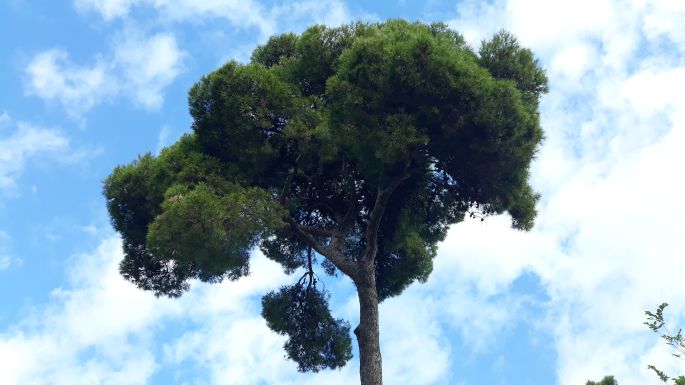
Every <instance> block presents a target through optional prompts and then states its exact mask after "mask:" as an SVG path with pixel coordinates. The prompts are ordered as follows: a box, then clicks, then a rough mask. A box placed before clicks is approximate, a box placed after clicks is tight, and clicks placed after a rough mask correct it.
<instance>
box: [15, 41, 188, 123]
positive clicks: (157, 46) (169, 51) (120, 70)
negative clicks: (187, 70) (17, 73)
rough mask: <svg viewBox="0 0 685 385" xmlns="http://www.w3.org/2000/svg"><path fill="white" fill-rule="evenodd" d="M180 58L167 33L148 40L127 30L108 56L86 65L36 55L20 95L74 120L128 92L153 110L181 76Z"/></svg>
mask: <svg viewBox="0 0 685 385" xmlns="http://www.w3.org/2000/svg"><path fill="white" fill-rule="evenodd" d="M183 56H184V53H183V52H182V51H181V50H180V49H179V48H178V46H177V44H176V39H175V38H174V36H173V35H171V34H168V33H157V34H153V35H149V36H146V35H144V34H142V33H141V32H140V31H137V30H135V29H127V30H124V31H123V32H122V33H120V34H119V35H117V36H116V38H115V39H114V48H113V52H112V53H110V54H109V55H107V56H106V57H103V56H102V55H98V56H96V58H95V60H94V63H92V64H90V65H77V64H74V63H73V62H72V61H71V60H70V59H69V55H68V53H67V51H65V50H62V49H49V50H47V51H43V52H40V53H38V54H36V55H35V56H34V57H33V58H32V59H31V61H30V63H29V64H28V66H27V67H26V71H25V75H26V82H25V86H24V90H25V93H26V94H27V95H34V96H37V97H40V98H41V99H44V100H46V101H55V102H58V103H59V104H60V105H61V106H62V107H63V108H64V109H65V110H66V111H67V113H68V114H69V115H70V116H71V117H72V118H75V119H82V118H83V116H84V114H85V113H87V112H88V111H89V110H90V109H92V108H93V107H95V106H96V105H98V104H101V103H103V102H105V101H107V100H112V99H114V98H116V97H119V96H123V95H126V94H128V93H130V94H132V95H133V97H132V100H133V102H134V104H136V105H140V106H142V107H144V108H147V109H157V108H159V107H160V106H161V105H162V102H163V100H164V96H163V92H164V89H165V88H166V87H167V86H168V85H169V84H170V83H171V82H172V81H173V80H174V79H175V78H176V76H178V74H179V73H180V71H181V65H182V64H181V63H182V59H183Z"/></svg>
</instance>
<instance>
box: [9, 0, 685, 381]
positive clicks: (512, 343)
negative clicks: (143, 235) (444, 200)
mask: <svg viewBox="0 0 685 385" xmlns="http://www.w3.org/2000/svg"><path fill="white" fill-rule="evenodd" d="M389 18H404V19H408V20H419V21H423V22H433V21H443V22H446V23H447V24H448V25H449V26H450V27H451V28H453V29H454V30H456V31H458V32H460V33H462V34H463V35H464V36H465V38H466V39H467V41H468V42H469V43H470V44H471V45H472V46H473V47H478V45H479V44H480V41H481V40H482V39H487V38H489V37H490V36H492V34H494V33H495V32H497V31H498V30H500V29H502V28H505V29H507V30H509V31H511V32H513V33H514V34H515V35H516V36H518V38H519V41H520V42H521V44H522V45H524V46H526V47H529V48H531V49H532V50H533V52H534V53H535V54H536V57H537V58H538V59H539V60H540V63H541V65H542V66H543V67H544V68H545V69H546V71H547V75H548V77H549V84H550V92H549V93H548V94H546V95H545V96H544V97H543V100H542V104H541V124H542V127H543V129H544V131H545V137H546V138H545V141H544V144H543V146H542V147H541V149H540V152H539V154H538V156H537V158H536V159H535V161H534V163H533V166H532V184H533V186H534V188H535V189H536V190H537V191H538V192H540V194H541V196H542V198H541V200H540V202H539V207H538V210H539V215H538V218H537V221H536V226H535V227H534V228H533V229H532V231H530V232H519V231H515V230H512V229H511V228H510V227H509V219H508V218H507V217H506V215H505V216H501V217H491V218H488V219H487V220H486V221H485V222H480V221H468V220H467V221H465V222H463V223H460V224H458V225H455V226H453V227H452V228H451V229H450V232H449V235H448V237H447V239H446V240H445V241H444V242H443V243H441V244H440V245H439V249H438V255H437V257H436V259H435V269H434V272H433V274H432V275H431V277H430V278H429V279H428V281H427V282H426V283H424V284H414V285H413V286H411V287H410V288H409V289H407V290H406V291H405V292H404V294H403V295H402V296H400V297H396V298H392V299H389V300H387V301H385V302H384V303H383V304H382V305H381V307H380V314H381V346H382V355H383V367H384V378H385V383H386V384H393V385H394V384H397V385H405V384H406V385H438V384H457V385H475V384H495V385H527V384H558V385H582V384H585V382H586V381H587V380H588V379H593V380H599V379H601V378H602V377H603V376H604V375H605V374H613V375H614V376H616V378H617V379H618V381H619V383H620V384H621V385H638V384H640V385H643V384H658V383H660V381H659V379H658V378H657V377H656V376H655V375H654V374H653V373H651V372H649V371H648V370H647V368H646V366H647V365H648V364H654V365H656V366H657V367H659V368H661V369H662V370H664V371H666V372H667V373H670V374H673V375H675V374H683V373H685V365H684V362H683V361H681V360H678V359H677V358H675V357H672V356H671V351H670V350H669V349H668V347H667V346H666V345H665V344H664V343H663V342H662V341H660V340H659V339H658V336H657V335H655V334H654V333H652V332H651V331H650V330H648V329H647V328H646V327H645V326H644V325H643V322H644V321H645V318H644V311H645V310H653V309H655V308H656V307H657V306H658V305H659V304H660V303H662V302H668V303H669V304H670V306H669V307H668V308H667V311H666V316H667V319H668V322H669V324H670V325H673V328H674V329H676V328H677V326H678V325H681V326H682V325H685V301H684V300H683V293H685V280H684V279H682V276H683V271H685V258H684V257H685V254H684V253H683V251H682V250H683V247H682V240H683V237H684V235H685V200H683V198H682V197H683V196H685V171H684V166H685V151H683V147H684V146H685V96H683V89H685V28H683V25H685V2H684V1H681V0H672V1H669V0H663V1H661V0H624V1H611V0H575V1H549V0H492V1H481V0H462V1H459V2H448V1H438V0H428V1H410V0H404V1H397V2H386V1H343V0H292V1H259V0H241V1H234V0H73V1H68V0H55V1H38V0H3V1H2V2H0V57H2V58H3V60H1V61H0V384H1V385H34V384H36V385H45V384H48V385H110V384H111V385H143V384H145V385H156V384H179V385H185V384H187V385H195V384H198V385H218V384H236V385H261V384H269V385H286V384H288V385H290V384H315V383H325V384H333V385H335V384H353V383H358V361H357V359H356V358H355V359H353V360H352V361H351V362H350V363H349V364H348V365H347V366H346V367H345V368H343V369H341V370H335V371H324V372H321V373H318V374H301V373H298V372H297V370H296V365H295V364H294V363H293V362H291V361H288V360H286V359H285V358H284V355H285V353H284V351H283V350H282V345H283V343H284V338H283V337H281V336H278V335H276V334H275V333H273V332H271V331H270V330H269V329H268V328H267V326H266V324H265V322H264V320H263V319H262V318H261V316H260V311H261V309H260V306H261V305H260V299H261V296H262V295H263V294H264V293H266V292H268V291H270V290H274V289H276V288H278V287H279V286H280V285H283V284H287V283H291V282H293V279H294V278H293V277H292V276H287V275H286V274H284V273H283V271H282V269H281V268H280V267H279V266H278V265H276V264H275V263H273V262H271V261H269V260H267V259H266V258H264V257H263V256H261V255H260V254H259V253H258V252H255V253H254V255H253V257H252V258H253V259H252V262H251V271H252V275H251V276H249V277H247V278H243V279H240V280H238V281H235V282H224V283H221V284H214V285H209V284H201V283H198V282H194V283H193V284H192V289H191V290H190V291H189V292H188V293H187V294H185V295H184V296H183V297H182V298H180V299H168V298H155V297H154V296H153V295H152V294H151V293H149V292H144V291H141V290H138V289H136V288H135V287H133V286H132V285H131V284H130V283H128V282H126V281H125V280H123V278H121V277H120V276H119V274H118V270H117V265H118V263H119V261H120V260H121V259H122V251H121V243H120V239H119V236H118V235H117V234H116V233H115V232H114V231H113V230H112V228H111V226H110V223H109V219H108V216H107V212H106V209H105V202H104V199H103V197H102V192H101V191H102V180H103V179H104V178H106V177H107V175H109V173H110V172H111V171H112V169H113V168H114V167H116V166H117V165H121V164H126V163H129V162H131V161H132V160H134V159H135V158H136V157H137V156H138V155H139V154H143V153H147V152H151V153H153V154H155V153H158V152H159V150H160V149H161V148H163V147H165V146H167V145H170V144H172V143H173V142H174V141H175V140H176V139H177V138H179V137H180V135H182V134H183V133H185V132H189V130H190V125H191V123H192V121H191V118H190V116H189V114H188V111H187V102H186V95H187V90H188V89H189V88H190V86H192V85H193V84H194V82H196V81H197V80H199V79H200V77H201V76H202V75H205V74H207V73H209V72H211V71H212V70H214V69H216V68H218V67H219V66H220V65H222V64H223V63H225V62H226V61H228V60H231V59H235V60H238V61H242V62H245V61H247V60H248V59H249V56H250V53H251V51H252V50H253V49H254V48H255V47H256V46H257V45H258V44H260V43H263V42H265V41H266V39H268V37H269V36H271V35H274V34H278V33H284V32H296V33H298V32H301V31H303V30H304V29H305V28H306V27H307V26H310V25H312V24H315V23H321V24H326V25H330V26H335V25H340V24H343V23H347V22H351V21H355V20H363V21H369V22H375V21H383V20H386V19H389ZM325 284H326V288H327V289H328V290H329V291H330V292H331V305H332V308H333V314H334V316H335V317H338V318H345V319H348V320H349V321H350V322H351V324H352V325H356V322H357V320H358V303H357V299H356V295H355V292H354V289H353V287H352V285H351V283H350V282H349V281H348V280H344V279H339V280H327V281H326V282H325ZM355 354H356V350H355Z"/></svg>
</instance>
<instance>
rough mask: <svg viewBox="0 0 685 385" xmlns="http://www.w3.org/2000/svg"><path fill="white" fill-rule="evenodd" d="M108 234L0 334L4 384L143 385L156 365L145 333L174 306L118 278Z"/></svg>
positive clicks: (116, 253) (114, 245) (116, 250)
mask: <svg viewBox="0 0 685 385" xmlns="http://www.w3.org/2000/svg"><path fill="white" fill-rule="evenodd" d="M120 249H121V244H120V242H119V241H118V240H117V239H114V238H111V239H107V240H105V241H103V242H102V244H101V245H100V246H99V247H98V249H97V250H95V251H94V252H93V253H92V254H88V255H81V256H78V257H76V258H75V259H74V260H73V266H74V268H73V270H72V271H71V276H70V287H69V288H65V289H63V288H59V289H56V290H54V291H53V292H52V293H51V302H50V304H48V306H47V308H44V309H42V310H40V311H38V312H36V313H32V314H33V315H31V316H29V318H27V319H24V320H23V321H22V323H20V324H18V325H15V326H14V327H13V328H10V329H8V330H7V331H4V332H3V333H2V334H0V369H1V371H2V373H3V381H4V382H3V384H7V385H15V384H22V385H25V384H26V385H31V384H36V385H39V384H47V383H51V384H75V385H80V384H83V385H93V384H127V385H138V384H141V385H142V384H146V383H147V380H148V378H149V377H150V375H151V374H152V373H153V372H154V370H155V368H156V365H157V364H156V362H155V359H154V356H153V353H152V352H151V346H150V341H149V340H148V339H146V335H145V333H146V332H149V330H150V328H151V327H153V326H154V325H155V322H156V321H158V320H159V319H161V318H162V317H164V316H166V315H169V314H173V313H175V312H177V311H178V307H177V306H178V305H177V304H176V303H174V302H173V301H168V300H166V301H165V300H158V299H155V298H154V296H152V295H151V294H149V293H145V292H142V291H139V290H137V289H136V288H134V287H133V286H132V285H130V284H128V283H126V282H125V281H123V279H122V278H121V277H120V276H119V273H118V269H117V263H118V260H119V259H120V258H121V251H120Z"/></svg>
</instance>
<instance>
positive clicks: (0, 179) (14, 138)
mask: <svg viewBox="0 0 685 385" xmlns="http://www.w3.org/2000/svg"><path fill="white" fill-rule="evenodd" d="M74 153H75V152H74V151H73V149H71V148H70V145H69V139H68V138H67V137H66V136H64V135H63V134H62V133H60V132H59V131H57V130H55V129H52V128H42V127H38V126H34V125H32V124H30V123H26V122H18V123H17V128H16V130H14V131H12V132H11V133H10V134H9V135H3V136H0V192H6V191H8V190H12V189H13V188H14V187H15V181H16V178H17V177H18V176H19V175H21V173H22V172H23V170H24V167H25V165H26V162H27V161H29V160H30V159H35V158H40V159H45V158H48V159H56V160H58V161H65V162H68V161H70V160H75V158H73V157H74Z"/></svg>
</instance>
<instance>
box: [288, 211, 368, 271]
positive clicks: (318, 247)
mask: <svg viewBox="0 0 685 385" xmlns="http://www.w3.org/2000/svg"><path fill="white" fill-rule="evenodd" d="M286 222H287V223H288V224H289V225H290V227H291V228H292V229H293V231H294V232H295V234H297V235H298V236H299V237H300V238H301V239H302V240H304V241H305V242H307V243H308V244H309V245H310V246H311V247H312V248H313V249H314V250H315V251H316V252H317V253H319V254H321V255H323V256H324V257H325V258H326V259H328V260H329V261H331V263H332V264H333V265H334V266H335V267H336V268H337V269H338V270H340V271H342V272H343V273H345V274H347V275H348V276H349V277H350V278H352V279H353V280H354V279H356V276H357V265H356V264H355V263H354V262H353V261H351V260H349V259H347V258H345V256H344V255H343V254H342V253H341V252H340V251H339V250H337V249H335V248H334V247H332V246H323V245H322V244H321V243H319V241H318V240H317V239H316V238H315V236H322V237H334V236H336V235H338V233H337V232H333V231H330V230H324V229H318V228H314V227H312V226H304V225H301V224H299V223H297V221H295V220H294V219H293V218H289V217H288V218H286Z"/></svg>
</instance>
